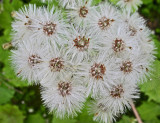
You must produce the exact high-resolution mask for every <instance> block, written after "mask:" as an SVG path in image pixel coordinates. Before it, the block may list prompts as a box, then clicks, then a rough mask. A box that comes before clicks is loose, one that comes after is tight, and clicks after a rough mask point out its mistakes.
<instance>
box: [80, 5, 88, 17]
mask: <svg viewBox="0 0 160 123" xmlns="http://www.w3.org/2000/svg"><path fill="white" fill-rule="evenodd" d="M87 14H88V9H87V8H86V7H85V6H83V7H81V8H80V10H79V16H80V17H83V18H85V17H86V16H87Z"/></svg>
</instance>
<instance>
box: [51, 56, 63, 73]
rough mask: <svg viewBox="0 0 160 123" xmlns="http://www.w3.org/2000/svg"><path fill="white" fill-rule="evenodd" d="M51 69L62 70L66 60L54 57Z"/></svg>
mask: <svg viewBox="0 0 160 123" xmlns="http://www.w3.org/2000/svg"><path fill="white" fill-rule="evenodd" d="M49 64H50V69H51V71H58V72H59V71H61V69H63V68H64V61H63V60H62V59H61V58H54V59H52V60H50V62H49Z"/></svg>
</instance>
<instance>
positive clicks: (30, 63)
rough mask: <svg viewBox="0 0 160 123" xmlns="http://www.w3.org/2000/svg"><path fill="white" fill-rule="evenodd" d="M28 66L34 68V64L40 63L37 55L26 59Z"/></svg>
mask: <svg viewBox="0 0 160 123" xmlns="http://www.w3.org/2000/svg"><path fill="white" fill-rule="evenodd" d="M28 63H29V65H30V66H32V67H34V66H35V65H36V64H39V63H41V58H40V57H39V56H38V55H31V56H30V57H29V59H28Z"/></svg>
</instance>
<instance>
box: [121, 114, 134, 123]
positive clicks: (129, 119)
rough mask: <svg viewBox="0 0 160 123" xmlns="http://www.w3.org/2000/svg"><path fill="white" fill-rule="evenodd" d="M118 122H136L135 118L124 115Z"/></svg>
mask: <svg viewBox="0 0 160 123" xmlns="http://www.w3.org/2000/svg"><path fill="white" fill-rule="evenodd" d="M118 123H136V119H135V118H132V117H128V116H125V115H124V116H123V117H122V119H121V120H120V121H119V122H118Z"/></svg>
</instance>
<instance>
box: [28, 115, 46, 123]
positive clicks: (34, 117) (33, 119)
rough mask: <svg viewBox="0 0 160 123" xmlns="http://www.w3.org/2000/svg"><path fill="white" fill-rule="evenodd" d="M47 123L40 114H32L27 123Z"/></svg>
mask: <svg viewBox="0 0 160 123" xmlns="http://www.w3.org/2000/svg"><path fill="white" fill-rule="evenodd" d="M36 122H37V123H45V120H44V118H43V117H42V116H41V115H40V114H32V115H29V117H28V118H27V121H26V123H36Z"/></svg>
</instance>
